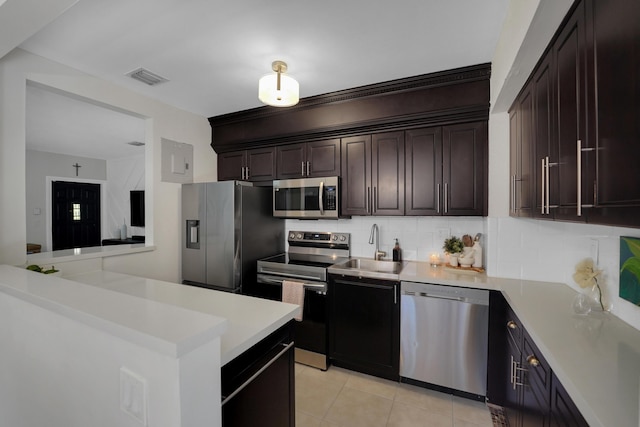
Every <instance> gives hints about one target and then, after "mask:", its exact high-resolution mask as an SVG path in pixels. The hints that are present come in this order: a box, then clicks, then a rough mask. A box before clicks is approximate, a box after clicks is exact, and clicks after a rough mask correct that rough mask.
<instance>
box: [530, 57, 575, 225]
mask: <svg viewBox="0 0 640 427" xmlns="http://www.w3.org/2000/svg"><path fill="white" fill-rule="evenodd" d="M553 64H554V62H553V55H552V54H551V53H547V54H546V55H545V56H544V58H543V59H542V61H541V62H540V65H539V66H538V69H537V71H536V72H535V73H534V74H533V77H532V79H531V81H530V84H529V85H528V87H525V90H524V91H523V92H522V94H521V96H520V101H519V103H520V125H521V128H522V129H521V130H522V133H521V138H522V145H523V147H522V151H521V153H520V154H521V156H522V158H521V164H522V166H521V167H522V168H523V169H526V168H528V169H529V170H530V171H531V172H532V173H531V176H532V178H533V179H532V183H531V184H533V187H532V189H533V192H529V195H528V196H529V200H524V197H526V196H525V194H524V191H523V196H522V200H521V203H523V204H528V205H529V206H533V209H532V210H531V215H532V216H533V217H536V218H545V219H554V218H555V214H556V208H557V207H558V184H559V182H558V171H559V169H560V167H562V169H563V170H566V168H567V167H570V166H571V165H561V164H560V162H559V160H558V159H559V157H558V156H559V151H558V149H557V144H555V142H554V141H555V139H554V123H555V121H554V99H556V97H555V95H554V84H553V82H554V67H553ZM527 146H529V149H530V150H533V158H532V156H531V154H529V155H527V152H526V150H527ZM529 153H531V152H529ZM574 182H575V178H574ZM567 184H568V183H564V185H565V186H566V185H567Z"/></svg>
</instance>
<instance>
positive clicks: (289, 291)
mask: <svg viewBox="0 0 640 427" xmlns="http://www.w3.org/2000/svg"><path fill="white" fill-rule="evenodd" d="M282 302H288V303H290V304H298V305H299V306H300V311H299V314H298V315H297V316H296V317H295V319H296V320H297V321H298V322H300V321H302V312H303V311H304V283H302V282H294V281H293V280H283V281H282Z"/></svg>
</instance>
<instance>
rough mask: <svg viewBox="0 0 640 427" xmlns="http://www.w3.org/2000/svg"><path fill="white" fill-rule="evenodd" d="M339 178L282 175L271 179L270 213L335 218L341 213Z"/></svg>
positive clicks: (288, 216) (285, 216) (286, 216)
mask: <svg viewBox="0 0 640 427" xmlns="http://www.w3.org/2000/svg"><path fill="white" fill-rule="evenodd" d="M339 181H340V179H339V178H338V177H337V176H330V177H324V178H301V179H281V180H275V181H273V216H277V217H282V218H307V219H310V218H319V219H336V218H338V215H339V213H340V209H339V201H340V194H339V192H340V188H339V187H340V186H339Z"/></svg>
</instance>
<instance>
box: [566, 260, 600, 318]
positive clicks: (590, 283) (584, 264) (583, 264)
mask: <svg viewBox="0 0 640 427" xmlns="http://www.w3.org/2000/svg"><path fill="white" fill-rule="evenodd" d="M601 274H602V270H597V269H596V267H595V265H594V263H593V260H592V259H591V258H586V259H583V260H582V261H580V262H579V263H578V264H576V272H575V273H573V280H574V281H575V282H576V283H577V284H578V286H580V287H581V288H593V287H595V288H597V289H598V302H599V303H600V308H602V311H605V308H604V304H603V302H602V289H600V284H599V283H598V276H600V275H601Z"/></svg>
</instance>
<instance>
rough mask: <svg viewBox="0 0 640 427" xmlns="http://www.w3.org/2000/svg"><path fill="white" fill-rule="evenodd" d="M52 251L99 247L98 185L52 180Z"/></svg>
mask: <svg viewBox="0 0 640 427" xmlns="http://www.w3.org/2000/svg"><path fill="white" fill-rule="evenodd" d="M51 201H52V206H51V213H52V221H51V223H52V229H51V238H52V246H53V250H54V251H57V250H62V249H72V248H84V247H89V246H100V242H101V233H100V184H87V183H78V182H68V181H53V182H52V187H51Z"/></svg>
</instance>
